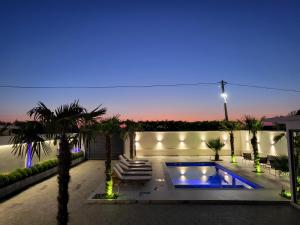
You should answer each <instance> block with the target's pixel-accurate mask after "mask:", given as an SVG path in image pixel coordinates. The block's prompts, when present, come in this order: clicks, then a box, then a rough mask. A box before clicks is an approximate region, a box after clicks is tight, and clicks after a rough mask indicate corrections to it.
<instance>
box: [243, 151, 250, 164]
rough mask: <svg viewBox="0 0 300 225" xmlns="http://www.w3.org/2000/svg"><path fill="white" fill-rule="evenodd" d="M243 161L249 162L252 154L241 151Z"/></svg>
mask: <svg viewBox="0 0 300 225" xmlns="http://www.w3.org/2000/svg"><path fill="white" fill-rule="evenodd" d="M243 161H245V162H251V161H252V155H251V153H243Z"/></svg>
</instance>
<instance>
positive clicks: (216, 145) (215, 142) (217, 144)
mask: <svg viewBox="0 0 300 225" xmlns="http://www.w3.org/2000/svg"><path fill="white" fill-rule="evenodd" d="M206 145H207V147H208V148H210V149H212V150H213V151H214V152H215V161H219V160H220V157H219V151H220V150H221V149H222V148H223V147H224V146H225V144H224V142H222V141H221V139H220V138H216V139H210V140H208V142H206Z"/></svg>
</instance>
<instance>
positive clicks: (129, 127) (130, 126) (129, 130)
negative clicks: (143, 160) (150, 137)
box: [124, 120, 141, 159]
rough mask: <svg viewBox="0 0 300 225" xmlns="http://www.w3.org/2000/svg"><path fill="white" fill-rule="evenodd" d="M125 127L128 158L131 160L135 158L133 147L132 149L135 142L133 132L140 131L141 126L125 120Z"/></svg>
mask: <svg viewBox="0 0 300 225" xmlns="http://www.w3.org/2000/svg"><path fill="white" fill-rule="evenodd" d="M124 124H125V127H124V130H125V134H124V136H125V139H126V138H127V137H128V138H129V155H130V158H131V159H133V157H135V147H134V141H135V136H136V134H135V132H136V131H138V130H141V125H140V124H139V123H138V122H135V121H133V120H126V121H125V122H124Z"/></svg>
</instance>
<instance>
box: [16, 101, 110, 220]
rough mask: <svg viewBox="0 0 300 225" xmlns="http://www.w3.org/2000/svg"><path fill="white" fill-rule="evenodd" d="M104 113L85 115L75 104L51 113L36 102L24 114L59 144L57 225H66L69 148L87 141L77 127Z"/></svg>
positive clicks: (63, 106)
mask: <svg viewBox="0 0 300 225" xmlns="http://www.w3.org/2000/svg"><path fill="white" fill-rule="evenodd" d="M105 113H106V109H105V108H100V107H97V108H95V109H94V110H93V111H91V112H88V111H87V110H86V109H85V108H83V107H82V106H80V105H79V102H78V101H74V102H73V103H71V104H66V105H62V106H60V107H58V108H57V109H55V110H54V111H51V110H50V109H49V108H47V106H46V105H45V104H44V103H42V102H39V103H38V105H37V106H36V107H35V108H33V109H31V110H30V111H29V112H28V115H29V116H30V117H31V118H33V119H34V121H35V122H36V123H38V124H41V125H42V127H43V131H44V133H45V134H46V136H47V137H48V138H51V139H54V140H55V141H58V142H59V152H58V177H57V179H58V197H57V200H58V213H57V218H56V219H57V224H58V225H66V224H67V223H68V220H69V213H68V201H69V191H68V187H69V181H70V173H69V171H70V167H71V148H72V147H73V145H75V144H78V139H80V138H81V137H83V138H84V139H85V140H84V141H88V140H89V138H88V135H87V134H85V135H82V134H81V131H82V130H81V129H80V127H81V126H87V125H92V124H93V123H96V121H97V118H99V117H100V116H102V115H104V114H105ZM20 140H21V139H20ZM20 140H19V141H20ZM16 141H17V140H16ZM24 141H26V142H28V140H27V139H26V136H24ZM30 141H32V140H30ZM38 143H39V142H38V141H33V142H32V146H35V145H36V144H38ZM41 143H42V142H41Z"/></svg>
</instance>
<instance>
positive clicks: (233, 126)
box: [221, 121, 240, 163]
mask: <svg viewBox="0 0 300 225" xmlns="http://www.w3.org/2000/svg"><path fill="white" fill-rule="evenodd" d="M221 126H222V127H223V129H225V130H227V131H229V137H230V150H231V163H236V158H235V154H234V135H233V131H234V130H237V129H240V123H239V122H235V121H222V123H221Z"/></svg>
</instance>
